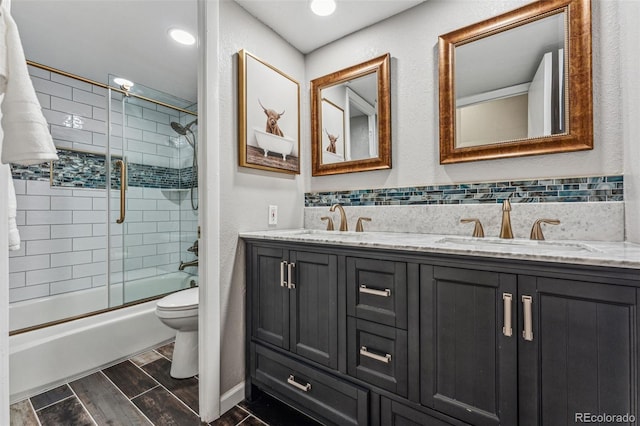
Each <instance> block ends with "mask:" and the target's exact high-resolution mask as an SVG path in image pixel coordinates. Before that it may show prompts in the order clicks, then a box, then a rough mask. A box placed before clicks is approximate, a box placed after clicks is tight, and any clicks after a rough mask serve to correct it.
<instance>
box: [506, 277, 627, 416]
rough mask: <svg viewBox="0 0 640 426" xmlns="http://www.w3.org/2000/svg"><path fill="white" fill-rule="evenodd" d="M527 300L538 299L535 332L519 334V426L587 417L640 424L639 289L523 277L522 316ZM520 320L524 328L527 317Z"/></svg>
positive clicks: (534, 302)
mask: <svg viewBox="0 0 640 426" xmlns="http://www.w3.org/2000/svg"><path fill="white" fill-rule="evenodd" d="M636 284H637V283H636ZM523 297H524V298H527V297H531V303H532V307H533V308H532V323H533V329H532V334H531V335H529V336H526V337H525V336H523V333H522V331H520V332H519V333H518V335H517V338H518V353H519V357H518V362H519V376H518V380H519V393H518V395H519V404H518V408H519V423H518V424H519V425H521V426H530V425H539V424H545V425H547V424H548V425H561V424H576V423H579V422H576V415H579V414H580V413H590V414H595V415H598V414H605V413H606V414H620V415H624V414H627V413H629V414H632V415H634V416H636V418H638V415H639V414H640V413H639V412H638V367H639V365H638V362H639V361H638V309H637V306H638V300H639V293H638V289H637V288H635V287H627V286H621V285H609V284H608V283H607V282H606V280H602V281H595V280H589V281H584V280H580V279H557V278H550V277H535V276H520V277H519V278H518V299H517V302H518V305H519V309H520V310H521V309H522V308H523V303H525V302H523ZM518 318H519V319H518V329H519V330H523V329H524V325H523V324H522V321H523V318H526V315H522V314H519V315H518ZM609 423H611V422H609ZM614 424H629V423H628V422H622V423H617V422H615V423H614ZM634 424H635V423H634Z"/></svg>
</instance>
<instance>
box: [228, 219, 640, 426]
mask: <svg viewBox="0 0 640 426" xmlns="http://www.w3.org/2000/svg"><path fill="white" fill-rule="evenodd" d="M240 237H241V238H242V239H243V240H244V242H245V248H246V251H245V252H246V271H247V273H246V277H247V287H246V291H247V293H246V297H247V298H246V302H247V305H246V306H247V311H246V312H247V319H246V324H247V342H246V344H247V348H248V351H247V366H248V368H247V383H246V388H245V391H246V392H247V395H246V396H247V398H249V399H251V398H253V395H254V392H255V394H256V395H259V393H260V392H266V393H268V394H271V395H273V396H275V397H276V398H278V399H280V400H282V401H285V402H286V403H287V404H290V405H292V406H293V407H295V408H296V409H298V410H300V411H302V412H304V413H306V414H308V415H310V416H312V417H313V418H315V419H316V420H318V421H320V422H321V423H323V424H326V425H370V424H375V425H381V426H396V425H400V424H429V425H438V426H445V425H458V426H463V425H467V426H468V425H499V424H503V425H515V424H518V425H520V426H536V425H539V424H567V423H568V422H567V419H568V418H570V416H573V413H574V412H606V413H632V414H634V415H637V414H638V413H637V412H635V410H636V407H638V406H640V405H639V403H640V399H639V397H638V395H640V386H639V381H640V376H638V375H637V371H638V367H639V366H640V364H639V361H638V358H637V348H638V347H639V346H640V327H638V324H639V323H638V322H637V321H638V320H637V312H638V309H640V245H637V244H630V243H624V242H597V241H545V240H526V239H517V238H515V239H514V238H492V237H482V238H481V237H468V236H456V235H434V234H411V233H392V232H349V231H326V230H315V229H289V230H271V231H258V232H245V233H241V234H240ZM478 390H481V392H480V394H481V397H479V396H478V395H479V393H478ZM558 395H573V397H572V398H564V399H562V398H558V397H557V396H558ZM594 401H598V403H597V404H595V405H594ZM598 410H600V411H598ZM543 419H544V421H543ZM571 419H573V417H571Z"/></svg>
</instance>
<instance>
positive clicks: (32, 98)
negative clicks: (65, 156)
mask: <svg viewBox="0 0 640 426" xmlns="http://www.w3.org/2000/svg"><path fill="white" fill-rule="evenodd" d="M2 94H4V96H3V99H2V106H1V110H2V120H1V121H0V123H1V125H2V133H4V136H3V137H2V138H1V139H0V142H1V143H0V151H2V156H1V159H0V168H2V169H4V170H0V173H7V183H8V203H7V208H8V214H9V250H19V249H20V234H19V233H18V228H17V226H16V207H17V203H16V193H15V189H14V187H13V179H11V169H10V168H9V163H18V164H23V165H29V164H39V163H43V162H45V161H52V160H57V159H58V156H57V154H56V147H55V145H54V144H53V139H52V138H51V134H50V133H49V128H48V126H47V121H46V120H45V118H44V115H42V108H41V107H40V103H39V102H38V98H37V96H36V92H35V90H34V89H33V84H32V83H31V78H30V77H29V72H28V69H27V63H26V60H25V57H24V52H23V50H22V43H21V42H20V35H19V34H18V27H17V26H16V23H15V22H14V20H13V18H12V17H11V15H10V14H9V12H8V10H7V9H6V8H5V7H4V6H3V5H0V96H2Z"/></svg>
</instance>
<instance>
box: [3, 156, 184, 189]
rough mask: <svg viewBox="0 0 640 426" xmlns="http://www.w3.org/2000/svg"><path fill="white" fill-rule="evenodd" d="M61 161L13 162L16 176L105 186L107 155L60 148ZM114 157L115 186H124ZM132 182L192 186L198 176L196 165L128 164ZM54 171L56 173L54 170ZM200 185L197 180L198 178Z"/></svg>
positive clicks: (62, 184) (54, 183)
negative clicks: (40, 162) (31, 164)
mask: <svg viewBox="0 0 640 426" xmlns="http://www.w3.org/2000/svg"><path fill="white" fill-rule="evenodd" d="M58 157H59V160H58V161H54V162H53V167H51V166H50V164H49V163H42V164H37V165H33V166H19V165H16V164H13V165H12V166H11V170H12V174H13V178H14V179H19V180H42V181H49V180H50V181H51V186H52V187H65V188H87V189H104V188H105V182H106V179H107V178H106V169H105V162H106V159H105V158H106V157H105V156H104V155H101V154H91V153H86V152H78V151H73V150H65V149H59V150H58ZM117 159H118V158H112V159H111V187H112V188H113V189H119V188H120V173H119V170H118V169H117V168H116V167H115V161H117ZM127 170H128V184H129V186H132V187H141V188H160V189H183V188H190V187H191V184H192V182H193V180H194V179H197V176H195V175H194V173H193V167H186V168H182V169H174V168H170V167H161V166H151V165H146V164H137V163H129V164H128V168H127ZM52 172H53V176H51V173H52ZM196 186H197V181H196Z"/></svg>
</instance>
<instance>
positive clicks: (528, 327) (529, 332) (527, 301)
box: [522, 296, 533, 342]
mask: <svg viewBox="0 0 640 426" xmlns="http://www.w3.org/2000/svg"><path fill="white" fill-rule="evenodd" d="M532 303H533V299H532V298H531V296H522V309H523V311H524V313H523V316H524V330H522V337H523V338H524V340H526V341H528V342H531V341H533V319H532V313H531V304H532Z"/></svg>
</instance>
